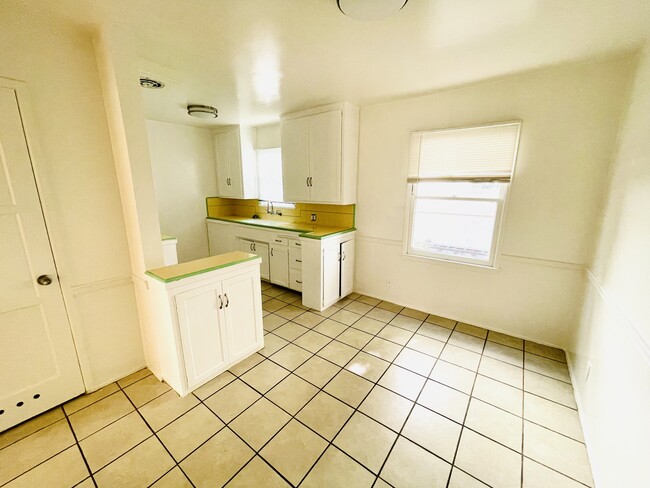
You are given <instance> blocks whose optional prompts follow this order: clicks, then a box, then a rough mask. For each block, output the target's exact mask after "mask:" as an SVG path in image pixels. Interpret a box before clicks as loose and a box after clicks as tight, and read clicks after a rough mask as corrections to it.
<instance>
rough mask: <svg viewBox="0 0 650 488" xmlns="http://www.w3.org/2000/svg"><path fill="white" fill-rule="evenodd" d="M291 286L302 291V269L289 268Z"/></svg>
mask: <svg viewBox="0 0 650 488" xmlns="http://www.w3.org/2000/svg"><path fill="white" fill-rule="evenodd" d="M289 288H291V289H292V290H296V291H302V270H301V269H294V268H290V269H289Z"/></svg>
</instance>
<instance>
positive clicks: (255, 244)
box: [230, 238, 271, 280]
mask: <svg viewBox="0 0 650 488" xmlns="http://www.w3.org/2000/svg"><path fill="white" fill-rule="evenodd" d="M237 250H238V251H243V252H250V253H252V254H257V255H258V256H259V257H260V258H262V263H261V264H260V277H261V278H262V279H264V280H269V279H270V278H271V269H270V265H269V245H268V243H266V242H262V241H253V240H250V239H242V238H240V239H239V245H238V246H237ZM230 251H232V249H230Z"/></svg>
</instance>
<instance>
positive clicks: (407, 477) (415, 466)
mask: <svg viewBox="0 0 650 488" xmlns="http://www.w3.org/2000/svg"><path fill="white" fill-rule="evenodd" d="M450 471H451V464H448V463H446V462H444V461H443V460H441V459H440V458H437V457H436V456H434V455H433V454H431V453H428V452H427V451H425V450H424V449H422V448H421V447H419V446H417V445H416V444H414V443H412V442H411V441H409V440H408V439H405V438H404V437H400V438H399V439H397V442H396V443H395V447H394V448H393V450H392V451H391V453H390V456H388V460H387V461H386V465H385V466H384V468H383V469H382V470H381V477H382V478H383V479H385V480H386V481H388V482H389V483H390V484H392V485H393V486H399V487H402V486H403V487H413V488H419V487H421V486H445V484H446V483H447V479H448V478H449V472H450Z"/></svg>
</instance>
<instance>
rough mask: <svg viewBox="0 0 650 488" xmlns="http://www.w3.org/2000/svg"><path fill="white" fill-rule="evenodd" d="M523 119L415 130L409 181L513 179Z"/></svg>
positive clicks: (412, 137) (505, 180)
mask: <svg viewBox="0 0 650 488" xmlns="http://www.w3.org/2000/svg"><path fill="white" fill-rule="evenodd" d="M520 127H521V123H520V122H508V123H499V124H491V125H484V126H480V127H469V128H461V129H444V130H435V131H426V132H413V133H411V151H410V152H411V153H410V161H409V179H408V181H409V183H417V182H422V181H433V180H448V181H449V180H451V181H454V180H455V181H476V180H483V181H504V182H507V181H510V178H511V176H512V169H513V166H514V162H515V157H516V155H517V145H518V141H519V130H520Z"/></svg>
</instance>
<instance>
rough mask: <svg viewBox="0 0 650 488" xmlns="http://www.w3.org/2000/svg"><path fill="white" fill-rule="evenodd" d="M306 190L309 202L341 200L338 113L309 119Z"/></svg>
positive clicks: (339, 117)
mask: <svg viewBox="0 0 650 488" xmlns="http://www.w3.org/2000/svg"><path fill="white" fill-rule="evenodd" d="M309 174H310V180H309V186H310V188H309V190H310V197H311V201H312V202H323V203H338V202H340V201H341V111H340V110H333V111H331V112H325V113H322V114H318V115H313V116H311V117H309Z"/></svg>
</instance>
